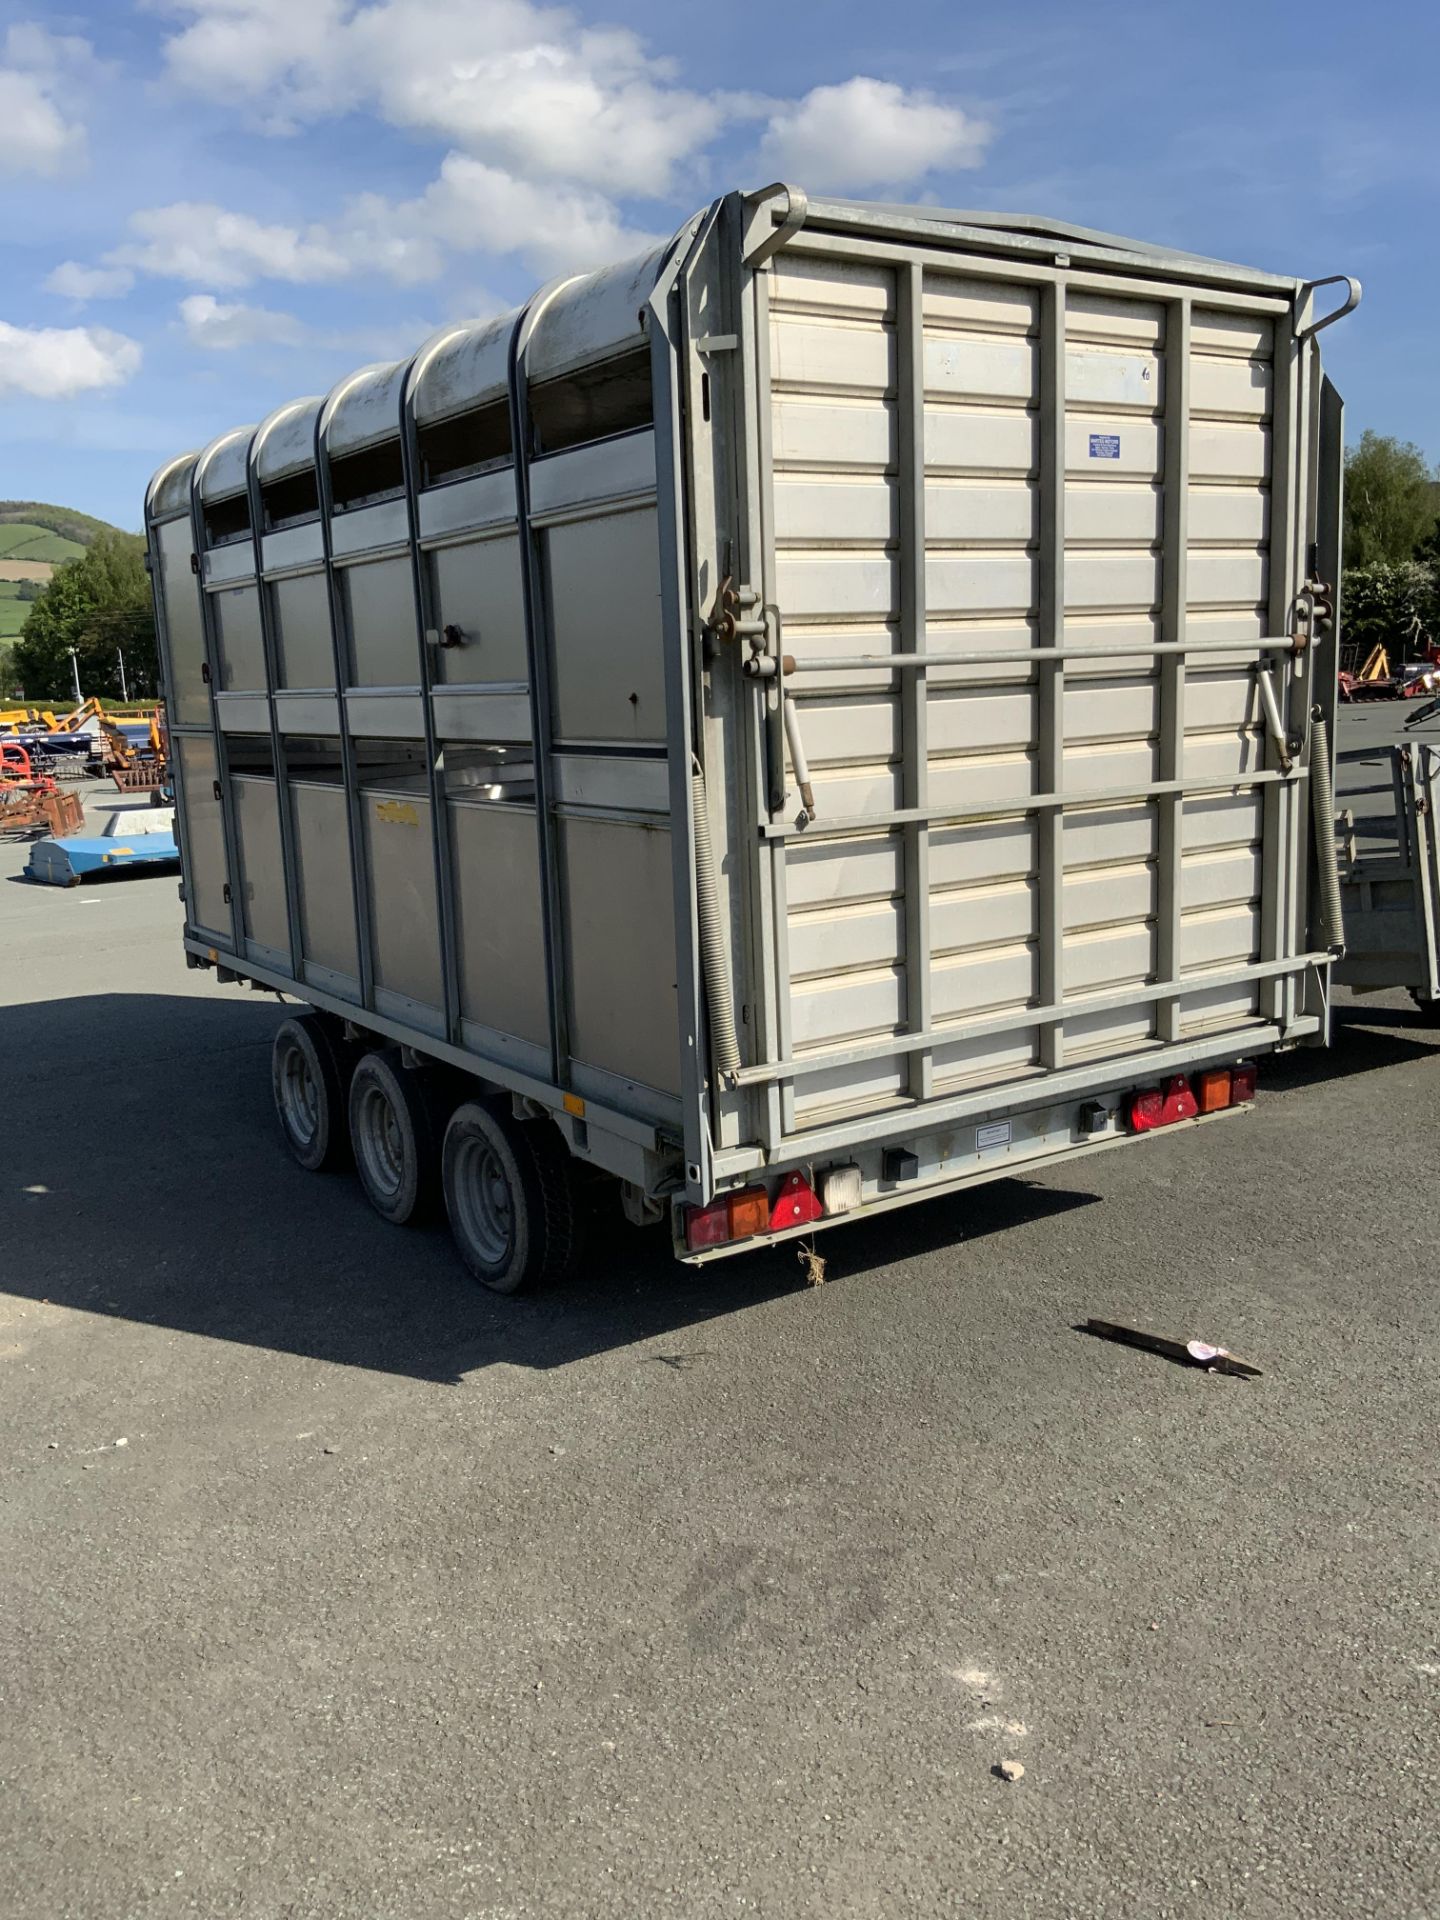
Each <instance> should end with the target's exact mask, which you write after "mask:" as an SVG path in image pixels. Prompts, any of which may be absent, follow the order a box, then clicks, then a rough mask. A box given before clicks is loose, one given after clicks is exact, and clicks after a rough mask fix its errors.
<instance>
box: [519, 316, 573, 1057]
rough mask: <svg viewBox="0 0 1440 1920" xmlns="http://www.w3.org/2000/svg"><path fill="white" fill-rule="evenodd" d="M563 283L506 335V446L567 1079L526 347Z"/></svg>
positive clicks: (543, 906)
mask: <svg viewBox="0 0 1440 1920" xmlns="http://www.w3.org/2000/svg"><path fill="white" fill-rule="evenodd" d="M568 284H569V282H568V280H557V281H555V282H553V283H552V284H551V285H550V286H549V287H547V288H546V289H545V291H544V292H543V293H538V294H536V296H535V298H534V299H533V300H532V301H531V302H530V304H529V305H528V306H527V307H525V308H524V310H523V311H522V312H521V313H520V315H519V316H518V318H517V319H516V322H515V330H514V332H513V333H512V334H511V336H510V355H509V385H510V444H511V446H512V447H513V448H514V450H515V529H516V533H517V535H518V537H519V545H520V584H521V597H522V599H523V601H524V606H525V635H526V642H527V645H528V647H529V655H530V658H529V675H528V677H529V682H530V742H531V745H530V750H531V753H532V755H533V756H534V769H535V829H536V833H537V836H538V840H537V845H538V850H539V851H538V858H539V862H540V917H541V925H542V930H543V933H544V939H545V974H546V983H547V998H548V1000H549V1003H550V1078H551V1081H552V1082H553V1084H554V1085H555V1086H557V1087H568V1086H569V1084H570V1014H569V998H568V993H567V982H566V971H567V969H566V962H565V944H564V935H565V911H564V901H563V899H562V897H561V888H560V871H559V849H558V847H557V845H556V835H555V816H554V813H553V811H552V808H553V804H554V802H553V795H554V790H555V773H554V767H553V764H552V761H553V749H554V739H555V732H554V719H553V705H554V703H553V699H552V694H551V687H550V615H549V604H548V601H549V596H548V594H547V592H546V583H545V564H544V558H543V555H542V554H541V550H540V542H539V539H538V538H537V536H536V533H535V529H534V528H533V527H532V526H531V524H530V377H529V374H528V373H527V371H526V366H525V348H526V345H527V343H528V341H529V338H530V335H531V333H532V331H533V330H534V327H535V323H536V322H537V321H538V320H539V318H540V316H541V314H542V313H543V312H544V311H545V309H546V307H547V306H548V305H549V304H550V302H551V300H553V299H554V297H555V295H556V294H557V293H558V292H559V291H560V289H561V287H562V286H566V285H568Z"/></svg>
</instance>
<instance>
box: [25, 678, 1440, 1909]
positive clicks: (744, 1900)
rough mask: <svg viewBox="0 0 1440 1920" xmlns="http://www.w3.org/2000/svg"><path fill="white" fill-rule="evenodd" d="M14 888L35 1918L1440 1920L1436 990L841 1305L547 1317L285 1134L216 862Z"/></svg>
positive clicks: (831, 1250)
mask: <svg viewBox="0 0 1440 1920" xmlns="http://www.w3.org/2000/svg"><path fill="white" fill-rule="evenodd" d="M1371 724H1372V722H1371V719H1370V716H1366V717H1365V719H1364V721H1363V722H1362V723H1361V726H1362V730H1363V729H1368V727H1369V726H1370V725H1371ZM1392 724H1393V720H1392ZM1358 737H1359V735H1358V734H1357V732H1356V731H1355V729H1354V727H1353V725H1352V722H1351V719H1350V717H1349V716H1347V718H1346V722H1345V726H1344V728H1343V729H1342V745H1345V744H1354V743H1355V741H1356V739H1357V738H1358ZM23 860H24V849H23V848H13V847H0V1036H3V1049H0V1061H3V1070H4V1079H3V1086H4V1092H5V1102H6V1124H5V1127H4V1133H3V1139H4V1143H5V1145H4V1177H3V1180H0V1382H3V1386H0V1507H3V1511H0V1912H3V1913H4V1914H5V1915H6V1916H7V1920H62V1916H63V1917H67V1920H70V1917H73V1920H128V1917H129V1916H142V1915H143V1916H146V1917H147V1920H148V1917H149V1916H152V1915H153V1916H169V1915H181V1914H199V1915H204V1916H207V1917H208V1920H220V1916H229V1915H242V1916H247V1920H248V1917H251V1916H261V1917H262V1920H271V1917H272V1916H273V1917H274V1920H281V1917H283V1920H302V1917H304V1920H308V1917H309V1916H326V1920H330V1916H337V1917H338V1916H345V1920H357V1917H358V1920H429V1917H430V1916H436V1917H437V1920H462V1917H465V1920H513V1917H515V1916H525V1917H526V1920H528V1917H529V1916H546V1917H547V1920H548V1917H549V1916H567V1917H568V1916H576V1917H577V1920H579V1917H581V1916H583V1917H584V1920H591V1917H592V1916H593V1917H596V1920H599V1917H601V1916H603V1917H604V1920H611V1916H614V1917H615V1920H620V1917H621V1916H624V1920H636V1917H637V1916H644V1917H645V1920H649V1917H650V1916H671V1915H674V1916H685V1920H708V1916H711V1915H715V1916H720V1915H733V1914H747V1913H758V1914H765V1915H774V1916H784V1917H785V1920H799V1917H801V1916H804V1917H806V1920H808V1917H809V1916H815V1917H816V1920H822V1917H823V1920H850V1917H851V1916H853V1917H854V1920H882V1917H883V1920H889V1917H890V1916H895V1915H932V1914H935V1915H940V1914H957V1915H959V1914H963V1915H967V1916H983V1917H985V1920H989V1916H997V1920H999V1917H1003V1920H1008V1917H1009V1916H1012V1915H1013V1916H1029V1915H1035V1916H1041V1915H1043V1916H1046V1917H1047V1920H1049V1917H1051V1916H1053V1917H1055V1920H1061V1917H1063V1916H1080V1917H1083V1920H1108V1917H1109V1916H1126V1917H1127V1920H1129V1917H1130V1916H1136V1917H1139V1920H1163V1917H1164V1916H1170V1915H1175V1916H1187V1920H1188V1917H1189V1916H1195V1917H1196V1920H1198V1917H1199V1916H1205V1920H1214V1917H1215V1916H1217V1915H1218V1916H1231V1915H1234V1916H1254V1917H1255V1920H1260V1917H1261V1916H1264V1917H1265V1920H1270V1917H1271V1916H1276V1917H1278V1916H1287V1917H1288V1916H1296V1917H1297V1920H1300V1917H1302V1916H1303V1920H1328V1917H1329V1916H1335V1920H1339V1917H1340V1916H1344V1917H1345V1920H1361V1917H1363V1916H1377V1917H1378V1916H1384V1920H1420V1917H1421V1916H1425V1917H1426V1920H1429V1917H1430V1916H1433V1915H1434V1914H1435V1913H1436V1912H1437V1911H1440V1820H1437V1802H1440V1711H1437V1710H1440V1647H1437V1634H1440V1629H1437V1605H1436V1601H1437V1577H1436V1576H1437V1560H1440V1535H1437V1498H1436V1496H1437V1468H1436V1439H1435V1435H1436V1414H1437V1367H1436V1361H1437V1353H1440V1309H1437V1289H1436V1269H1437V1251H1440V1234H1437V1230H1436V1218H1435V1194H1436V1174H1437V1144H1440V1128H1437V1115H1436V1097H1437V1089H1440V1060H1437V1050H1440V1030H1437V1029H1435V1028H1426V1027H1424V1026H1422V1025H1420V1024H1419V1023H1418V1021H1417V1019H1416V1017H1415V1016H1414V1014H1413V1012H1412V1010H1411V1009H1410V1007H1409V1005H1408V1002H1406V1001H1405V1000H1404V999H1403V997H1401V996H1397V995H1387V996H1381V997H1379V998H1378V999H1377V998H1368V999H1366V1000H1364V1001H1361V1002H1356V1003H1354V1004H1353V1005H1347V1006H1345V1007H1344V1008H1343V1009H1342V1012H1341V1016H1340V1019H1339V1022H1338V1030H1337V1037H1336V1045H1335V1047H1334V1049H1333V1051H1332V1052H1331V1053H1330V1054H1329V1055H1328V1056H1322V1055H1317V1054H1314V1053H1308V1052H1307V1053H1304V1054H1300V1055H1295V1056H1290V1057H1289V1058H1287V1059H1285V1060H1283V1061H1271V1062H1267V1063H1265V1066H1264V1069H1263V1072H1262V1081H1261V1086H1262V1092H1261V1097H1260V1101H1259V1104H1258V1107H1257V1109H1256V1110H1255V1111H1254V1112H1253V1113H1252V1114H1250V1115H1247V1116H1244V1117H1240V1118H1235V1119H1227V1120H1225V1121H1223V1122H1221V1123H1218V1124H1215V1125H1212V1126H1208V1127H1206V1128H1203V1129H1197V1130H1186V1131H1185V1133H1184V1134H1183V1136H1174V1135H1172V1136H1170V1137H1168V1138H1166V1137H1163V1136H1162V1137H1160V1138H1156V1139H1153V1140H1151V1141H1148V1142H1145V1143H1144V1144H1143V1145H1139V1146H1137V1147H1135V1148H1134V1149H1132V1150H1126V1151H1121V1152H1117V1153H1109V1154H1103V1155H1098V1156H1095V1157H1093V1158H1090V1159H1087V1160H1084V1161H1079V1162H1076V1163H1074V1164H1073V1165H1071V1166H1070V1167H1069V1168H1060V1169H1057V1170H1055V1171H1053V1172H1051V1173H1048V1174H1047V1175H1045V1176H1044V1177H1042V1178H1040V1179H1038V1180H1035V1181H1033V1182H1027V1183H1021V1182H1011V1183H1005V1184H1001V1185H996V1186H993V1187H989V1188H985V1189H981V1190H978V1191H976V1192H973V1193H972V1194H970V1195H969V1196H961V1197H958V1198H954V1199H950V1200H942V1201H936V1202H933V1203H931V1204H930V1205H928V1206H925V1207H917V1208H913V1209H909V1210H907V1211H904V1212H901V1213H898V1214H891V1215H888V1216H885V1217H883V1218H880V1219H877V1220H875V1221H873V1222H868V1223H864V1224H858V1225H856V1226H853V1227H850V1228H847V1229H843V1230H837V1231H836V1232H835V1233H833V1234H832V1235H830V1236H829V1237H828V1238H827V1240H826V1241H825V1242H824V1243H822V1244H823V1246H824V1250H825V1251H826V1253H827V1254H828V1255H829V1279H828V1282H827V1284H825V1285H824V1286H823V1287H820V1288H809V1287H806V1286H805V1285H803V1284H802V1283H801V1276H800V1274H799V1272H798V1270H797V1267H796V1264H795V1260H794V1255H793V1252H792V1251H790V1250H788V1249H787V1250H785V1251H784V1252H776V1253H774V1254H767V1255H762V1256H758V1257H752V1258H748V1259H743V1260H738V1261H731V1262H722V1263H720V1264H718V1265H717V1266H714V1267H711V1268H708V1269H705V1270H704V1271H702V1272H700V1273H693V1272H690V1271H688V1270H686V1269H683V1268H679V1267H677V1266H675V1265H674V1264H673V1263H672V1261H671V1260H670V1258H669V1255H668V1251H667V1248H666V1247H665V1245H664V1244H663V1243H661V1244H657V1243H656V1241H655V1238H654V1237H653V1236H650V1237H646V1236H641V1235H636V1234H634V1233H631V1232H629V1231H627V1230H625V1229H623V1228H619V1227H617V1228H615V1229H614V1230H613V1231H610V1232H607V1233H602V1234H601V1235H600V1237H599V1239H598V1243H597V1244H596V1246H595V1248H594V1250H593V1252H592V1254H591V1256H590V1258H589V1260H588V1262H587V1265H586V1267H585V1270H584V1271H583V1273H582V1274H581V1276H580V1278H579V1279H578V1280H577V1281H576V1282H575V1283H574V1284H573V1285H572V1286H570V1287H568V1288H567V1289H566V1290H564V1291H562V1292H559V1293H555V1294H551V1295H549V1296H546V1297H544V1298H539V1299H536V1300H533V1301H523V1300H522V1301H515V1302H509V1303H505V1302H499V1301H495V1300H493V1299H491V1298H489V1297H488V1296H485V1295H483V1294H481V1293H480V1292H478V1291H477V1290H476V1289H475V1288H474V1287H473V1286H471V1285H470V1284H469V1283H468V1282H467V1281H466V1280H465V1278H464V1277H463V1275H462V1273H461V1271H460V1269H459V1267H458V1265H457V1263H456V1261H455V1259H454V1257H453V1255H452V1254H451V1252H450V1249H449V1245H448V1242H447V1239H446V1237H445V1235H444V1233H443V1231H442V1230H441V1229H439V1228H434V1229H428V1230H423V1231H418V1232H400V1231H397V1230H395V1229H392V1228H388V1227H386V1226H385V1225H383V1224H382V1223H381V1222H380V1221H379V1220H378V1219H377V1218H376V1217H375V1216H374V1215H373V1214H371V1213H370V1211H369V1210H368V1209H367V1208H366V1206H365V1204H364V1202H363V1200H362V1199H361V1198H360V1195H359V1193H358V1190H357V1189H356V1187H355V1185H354V1183H353V1181H351V1180H347V1179H345V1178H344V1177H332V1176H319V1175H307V1174H304V1173H302V1172H300V1171H299V1170H298V1169H297V1168H295V1167H294V1166H293V1165H292V1164H291V1163H290V1162H289V1161H288V1160H287V1159H286V1158H285V1157H284V1155H283V1154H282V1152H281V1150H280V1148H279V1146H278V1143H277V1140H276V1137H275V1134H274V1130H273V1122H272V1119H271V1115H270V1110H269V1090H268V1080H267V1048H268V1043H269V1036H270V1033H271V1030H272V1028H273V1026H274V1024H275V1021H276V1020H277V1018H278V1017H279V1014H278V1011H277V1009H276V1007H275V1005H274V1003H273V1002H272V1001H270V1000H268V999H266V998H263V997H261V996H259V995H255V994H251V993H247V992H245V991H243V990H241V989H238V988H234V987H229V988H222V987H219V986H217V985H216V984H215V983H214V980H213V976H210V975H207V974H199V973H194V972H188V971H187V970H186V968H185V966H184V962H183V957H182V955H181V952H180V948H179V943H178V927H179V912H178V907H177V904H176V898H175V881H174V879H173V877H170V878H164V879H126V880H123V881H116V882H112V883H109V884H101V885H94V886H86V887H82V888H78V889H75V890H73V891H60V890H52V889H41V888H38V887H31V886H28V885H26V884H25V883H23V882H21V881H19V880H17V879H16V878H15V876H16V874H17V873H18V870H19V868H20V866H21V865H22V864H23ZM1090 1315H1098V1316H1100V1317H1103V1318H1107V1319H1111V1320H1116V1321H1121V1322H1126V1323H1129V1324H1133V1325H1138V1326H1144V1327H1150V1328H1153V1329H1155V1330H1158V1331H1162V1332H1165V1333H1170V1334H1174V1335H1178V1336H1179V1337H1181V1338H1184V1337H1188V1336H1190V1335H1199V1336H1203V1337H1205V1338H1207V1339H1209V1340H1211V1341H1214V1342H1219V1343H1223V1344H1224V1345H1226V1346H1228V1347H1230V1348H1232V1349H1233V1350H1234V1351H1236V1352H1237V1353H1239V1354H1242V1355H1244V1356H1245V1357H1246V1358H1248V1359H1251V1360H1253V1361H1254V1362H1255V1363H1256V1364H1258V1365H1259V1366H1260V1367H1262V1368H1263V1374H1262V1376H1261V1377H1260V1378H1259V1379H1257V1380H1253V1381H1240V1380H1234V1379H1228V1378H1223V1377H1220V1376H1215V1375H1209V1374H1206V1373H1204V1372H1199V1371H1195V1370H1191V1369H1186V1368H1181V1367H1179V1366H1176V1365H1173V1364H1171V1363H1169V1362H1167V1361H1166V1360H1163V1359H1160V1358H1157V1357H1155V1356H1153V1355H1151V1354H1148V1353H1143V1352H1138V1351H1135V1350H1132V1349H1128V1348H1124V1347H1117V1346H1113V1345H1109V1344H1106V1343H1103V1342H1101V1341H1097V1340H1095V1339H1093V1338H1088V1337H1086V1336H1084V1335H1083V1334H1081V1333H1078V1332H1076V1331H1075V1328H1076V1326H1077V1323H1079V1322H1081V1321H1083V1320H1084V1319H1085V1318H1086V1317H1087V1316H1090ZM1004 1761H1019V1762H1020V1763H1021V1764H1023V1766H1024V1769H1025V1772H1024V1777H1023V1778H1022V1779H1019V1780H1018V1781H1016V1782H1014V1783H1013V1784H1011V1783H1007V1782H1005V1781H1004V1780H1002V1779H1000V1778H997V1777H996V1775H995V1773H994V1772H993V1771H992V1769H993V1768H995V1767H996V1766H997V1765H998V1764H999V1763H1001V1762H1004Z"/></svg>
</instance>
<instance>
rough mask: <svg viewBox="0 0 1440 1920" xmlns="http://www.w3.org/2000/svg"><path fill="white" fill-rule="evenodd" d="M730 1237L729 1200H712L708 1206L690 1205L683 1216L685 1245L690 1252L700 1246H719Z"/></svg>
mask: <svg viewBox="0 0 1440 1920" xmlns="http://www.w3.org/2000/svg"><path fill="white" fill-rule="evenodd" d="M729 1238H730V1202H729V1201H728V1200H727V1199H720V1200H712V1201H711V1202H710V1204H709V1206H708V1207H691V1209H690V1211H689V1212H688V1213H687V1214H686V1216H685V1245H686V1246H687V1247H688V1248H689V1249H690V1251H691V1253H698V1252H699V1251H700V1249H701V1248H702V1247H720V1246H723V1245H724V1244H725V1242H726V1241H727V1240H728V1239H729Z"/></svg>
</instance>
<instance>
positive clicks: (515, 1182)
mask: <svg viewBox="0 0 1440 1920" xmlns="http://www.w3.org/2000/svg"><path fill="white" fill-rule="evenodd" d="M440 1170H441V1180H442V1183H443V1186H444V1189H445V1211H446V1212H447V1213H448V1214H449V1216H450V1231H451V1233H452V1234H453V1235H454V1239H455V1246H456V1249H457V1251H458V1252H459V1255H460V1258H461V1259H462V1260H463V1261H464V1262H465V1265H466V1266H467V1267H468V1268H469V1269H470V1271H471V1273H472V1274H474V1276H475V1278H476V1279H477V1280H478V1281H479V1282H480V1284H481V1285H482V1286H485V1287H489V1289H490V1290H491V1292H492V1293H519V1292H521V1291H522V1289H524V1288H526V1287H533V1286H537V1285H541V1284H544V1283H545V1282H547V1281H553V1280H559V1279H561V1278H563V1277H564V1275H565V1274H566V1273H568V1272H569V1271H570V1269H571V1268H572V1266H573V1265H574V1261H575V1256H576V1253H577V1250H578V1235H577V1221H576V1209H575V1192H574V1186H573V1183H572V1180H571V1173H570V1158H569V1154H568V1153H567V1152H566V1149H565V1146H564V1143H563V1142H562V1141H561V1139H560V1136H559V1135H558V1134H557V1133H556V1132H555V1129H554V1128H553V1127H552V1126H551V1125H550V1123H549V1122H548V1121H546V1120H531V1121H521V1120H516V1119H515V1118H514V1117H513V1116H512V1115H511V1114H510V1113H508V1112H506V1111H503V1110H502V1109H500V1108H498V1107H493V1106H489V1105H485V1104H482V1103H481V1102H480V1101H478V1100H467V1101H466V1102H465V1103H464V1105H463V1106H460V1107H457V1108H456V1109H455V1112H454V1113H453V1114H452V1115H451V1116H450V1124H449V1126H448V1127H447V1128H446V1129H445V1144H444V1148H443V1150H442V1152H441V1156H440Z"/></svg>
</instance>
